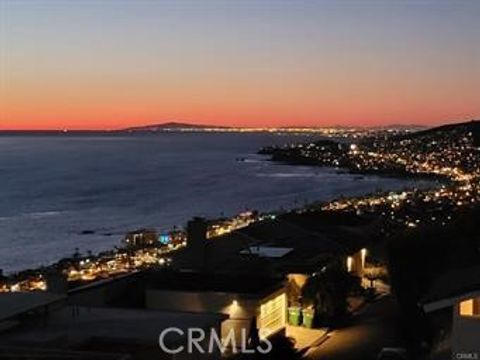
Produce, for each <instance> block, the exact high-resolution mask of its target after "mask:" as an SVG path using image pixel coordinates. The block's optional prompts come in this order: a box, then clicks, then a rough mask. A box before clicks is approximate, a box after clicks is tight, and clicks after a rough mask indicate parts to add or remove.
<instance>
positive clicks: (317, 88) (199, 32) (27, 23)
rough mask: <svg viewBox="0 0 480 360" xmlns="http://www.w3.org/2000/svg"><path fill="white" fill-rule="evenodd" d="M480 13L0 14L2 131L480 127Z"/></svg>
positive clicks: (186, 7)
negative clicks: (476, 122) (181, 125)
mask: <svg viewBox="0 0 480 360" xmlns="http://www.w3.org/2000/svg"><path fill="white" fill-rule="evenodd" d="M479 19H480V1H475V0H451V1H446V0H445V1H434V0H418V1H413V0H398V1H395V0H364V1H363V0H350V1H343V0H339V1H333V0H325V1H321V0H317V1H315V0H309V1H302V0H291V1H286V0H238V1H228V0H222V1H220V0H219V1H206V0H202V1H199V0H192V1H183V0H175V1H153V0H131V1H124V0H112V1H109V0H97V1H94V0H82V1H73V0H72V1H67V0H51V1H42V0H32V1H22V0H0V129H63V128H68V129H115V128H122V127H127V126H131V125H145V124H149V123H161V122H166V121H184V122H192V123H207V124H218V125H237V126H291V125H297V126H313V125H318V126H322V125H336V124H340V125H378V124H392V123H395V124H398V123H405V124H412V123H416V124H439V123H443V122H449V121H452V120H454V121H457V120H467V119H473V118H480V21H479Z"/></svg>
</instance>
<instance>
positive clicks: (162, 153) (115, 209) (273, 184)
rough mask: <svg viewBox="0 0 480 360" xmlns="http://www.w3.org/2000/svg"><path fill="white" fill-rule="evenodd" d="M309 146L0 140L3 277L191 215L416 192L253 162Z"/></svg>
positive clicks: (249, 137)
mask: <svg viewBox="0 0 480 360" xmlns="http://www.w3.org/2000/svg"><path fill="white" fill-rule="evenodd" d="M304 140H305V137H304V136H302V137H295V136H291V135H290V136H280V135H275V134H173V133H169V134H158V135H102V136H100V135H84V136H78V135H77V136H73V135H56V136H53V135H50V136H47V135H43V136H32V135H29V136H0V268H2V269H4V270H5V271H6V272H11V271H17V270H21V269H25V268H30V267H36V266H39V265H46V264H49V263H51V262H54V261H56V260H58V259H59V258H61V257H64V256H67V255H71V254H72V253H73V251H74V249H75V248H76V247H78V248H80V250H81V251H86V250H92V251H94V252H97V251H100V250H104V249H108V248H111V247H113V246H114V245H118V244H119V243H120V241H121V239H122V235H123V234H124V233H125V232H126V231H128V230H133V229H136V228H141V227H154V228H157V229H158V230H159V231H162V230H163V231H164V230H168V229H170V228H171V227H172V226H173V225H178V226H183V225H184V224H185V222H186V221H187V220H188V219H189V218H190V217H191V216H194V215H200V216H209V217H212V216H219V215H220V214H222V213H224V214H225V215H233V214H235V213H238V212H240V211H242V210H244V209H245V208H255V209H258V210H274V209H278V208H280V207H284V208H289V207H293V206H294V205H295V204H297V205H298V204H302V203H303V202H305V201H314V200H326V199H331V198H334V197H337V196H339V195H340V194H343V195H358V194H363V193H368V192H371V191H374V190H376V189H378V188H382V189H384V190H390V189H392V190H393V189H400V188H404V187H408V186H412V182H408V181H404V180H395V179H384V178H379V177H373V176H369V177H364V178H363V179H361V180H359V179H358V177H357V178H355V176H352V175H348V174H338V173H337V172H336V171H335V170H334V169H325V168H309V167H302V166H288V165H279V164H274V163H271V162H268V161H265V158H264V157H262V156H259V155H256V154H255V153H256V151H257V150H258V149H259V148H260V147H262V146H264V145H269V144H281V143H285V142H300V141H304ZM238 158H245V159H246V161H241V162H240V161H237V159H238ZM85 231H87V232H89V234H86V235H85V234H82V233H83V232H85ZM90 232H91V233H90Z"/></svg>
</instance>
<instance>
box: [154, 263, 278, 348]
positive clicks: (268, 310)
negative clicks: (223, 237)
mask: <svg viewBox="0 0 480 360" xmlns="http://www.w3.org/2000/svg"><path fill="white" fill-rule="evenodd" d="M146 279H147V280H146V290H145V307H146V309H152V310H157V311H174V312H183V311H186V312H193V313H206V314H209V313H217V314H223V315H226V316H227V317H228V318H227V319H226V320H225V321H223V323H222V336H223V337H224V338H226V337H227V336H228V333H229V332H230V330H232V329H233V330H234V331H235V336H236V338H237V339H238V340H240V339H239V336H240V335H241V330H242V329H244V331H245V333H246V334H247V335H249V332H250V330H251V327H252V322H254V321H255V324H256V327H257V329H258V330H260V332H261V333H263V334H265V335H268V336H271V335H274V334H276V333H280V332H283V331H284V330H285V327H286V324H287V295H286V287H285V282H284V281H282V279H271V278H265V277H262V276H255V277H253V276H232V275H225V274H212V273H209V274H205V273H194V272H174V271H161V272H158V273H155V272H150V273H149V274H147V275H146Z"/></svg>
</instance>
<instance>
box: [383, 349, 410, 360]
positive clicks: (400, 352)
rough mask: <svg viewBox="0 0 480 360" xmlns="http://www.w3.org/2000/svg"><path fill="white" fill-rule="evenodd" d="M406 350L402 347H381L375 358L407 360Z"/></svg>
mask: <svg viewBox="0 0 480 360" xmlns="http://www.w3.org/2000/svg"><path fill="white" fill-rule="evenodd" d="M407 359H408V357H407V350H405V349H402V348H383V349H382V351H380V352H379V353H378V356H377V360H407Z"/></svg>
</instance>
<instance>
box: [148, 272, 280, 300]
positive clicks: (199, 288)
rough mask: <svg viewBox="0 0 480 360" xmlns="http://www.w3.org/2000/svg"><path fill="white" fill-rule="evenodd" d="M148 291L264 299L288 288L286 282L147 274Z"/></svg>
mask: <svg viewBox="0 0 480 360" xmlns="http://www.w3.org/2000/svg"><path fill="white" fill-rule="evenodd" d="M146 284H147V288H150V289H159V290H160V289H161V290H175V291H187V292H188V291H192V292H224V293H233V294H246V295H252V296H264V295H265V294H269V293H271V292H273V291H275V290H278V289H280V288H282V287H283V286H284V279H283V278H272V277H266V276H264V275H263V276H262V274H255V275H239V274H236V275H231V274H222V273H203V272H191V271H171V270H163V271H162V270H160V271H150V272H148V273H147V283H146Z"/></svg>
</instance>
